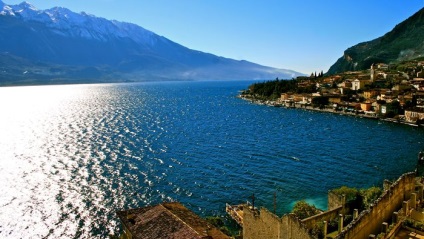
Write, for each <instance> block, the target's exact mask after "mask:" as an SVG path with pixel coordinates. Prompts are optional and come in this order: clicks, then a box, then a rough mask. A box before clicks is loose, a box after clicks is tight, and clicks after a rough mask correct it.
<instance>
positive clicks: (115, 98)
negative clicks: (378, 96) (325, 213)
mask: <svg viewBox="0 0 424 239" xmlns="http://www.w3.org/2000/svg"><path fill="white" fill-rule="evenodd" d="M251 83H252V82H246V81H233V82H230V81H228V82H222V81H219V82H212V81H209V82H206V81H204V82H159V83H153V82H150V83H131V84H104V85H59V86H29V87H3V88H0V110H1V111H0V112H1V113H0V115H1V117H0V182H1V184H0V191H1V192H2V193H1V195H0V237H1V238H20V237H22V238H44V237H46V238H75V237H76V238H93V237H100V238H102V237H106V236H107V235H108V234H113V233H115V234H116V233H118V232H119V227H120V224H119V221H118V219H117V217H116V214H115V212H116V211H117V210H123V209H128V208H135V207H143V206H147V205H154V204H158V203H161V202H163V201H179V202H181V203H183V204H184V205H185V206H186V207H188V208H189V209H191V210H193V211H194V212H195V213H197V214H199V215H200V216H207V215H218V216H223V215H225V203H231V204H237V203H242V202H245V201H246V200H249V197H251V195H252V194H253V193H254V194H255V197H256V201H255V205H257V206H264V207H267V208H268V209H270V210H272V209H273V197H274V193H276V198H277V214H278V215H280V216H281V215H282V214H284V213H287V212H289V211H290V210H291V207H292V206H293V203H294V202H295V201H297V200H301V199H306V200H307V201H308V202H310V203H313V204H315V205H316V206H318V207H320V208H322V209H326V200H327V198H326V195H327V191H328V190H329V189H332V188H336V187H340V186H342V185H347V186H351V187H359V188H364V187H369V186H382V182H383V180H384V179H390V180H393V179H396V178H398V177H399V176H400V175H401V174H403V173H405V172H407V171H411V170H413V169H414V168H415V165H416V160H417V154H418V152H419V151H420V150H421V149H423V144H424V142H423V141H424V130H423V129H421V128H412V127H408V126H404V125H396V124H392V123H385V122H380V121H376V120H369V119H361V118H355V117H349V116H341V115H334V114H328V113H320V112H310V111H305V110H300V109H285V108H275V107H268V106H261V105H254V104H251V103H249V102H247V101H244V100H241V99H239V98H237V97H236V96H237V94H238V91H239V90H242V89H246V88H247V87H248V85H249V84H251Z"/></svg>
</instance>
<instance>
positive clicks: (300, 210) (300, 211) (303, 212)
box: [292, 200, 321, 219]
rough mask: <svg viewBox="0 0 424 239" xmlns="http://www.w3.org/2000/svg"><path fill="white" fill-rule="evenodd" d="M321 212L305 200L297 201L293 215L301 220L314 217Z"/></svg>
mask: <svg viewBox="0 0 424 239" xmlns="http://www.w3.org/2000/svg"><path fill="white" fill-rule="evenodd" d="M320 212H321V211H320V210H319V209H318V208H316V207H315V206H314V205H310V204H309V203H307V202H306V201H305V200H301V201H297V202H296V203H295V204H294V207H293V210H292V213H294V214H295V215H296V216H297V217H298V218H299V219H305V218H308V217H311V216H314V215H317V214H319V213H320Z"/></svg>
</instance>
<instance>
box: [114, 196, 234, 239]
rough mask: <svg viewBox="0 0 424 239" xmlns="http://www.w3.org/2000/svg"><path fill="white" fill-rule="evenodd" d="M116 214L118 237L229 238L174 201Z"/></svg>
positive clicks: (126, 238) (141, 238)
mask: <svg viewBox="0 0 424 239" xmlns="http://www.w3.org/2000/svg"><path fill="white" fill-rule="evenodd" d="M117 215H118V217H119V219H120V220H121V222H122V224H123V227H124V232H123V234H122V235H121V237H120V238H122V239H159V238H190V239H229V238H230V237H229V236H227V235H225V234H224V233H223V232H221V231H220V230H219V229H218V228H216V227H214V226H213V225H212V224H210V223H208V222H207V221H206V220H204V219H202V218H200V217H199V216H197V215H196V214H195V213H194V212H192V211H190V210H189V209H187V208H186V207H184V206H183V205H182V204H181V203H177V202H170V203H162V204H159V205H156V206H148V207H143V208H136V209H129V210H125V211H119V212H117Z"/></svg>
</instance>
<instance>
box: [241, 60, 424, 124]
mask: <svg viewBox="0 0 424 239" xmlns="http://www.w3.org/2000/svg"><path fill="white" fill-rule="evenodd" d="M240 97H241V98H243V99H246V100H250V101H252V102H255V103H259V104H267V105H272V106H277V107H278V106H283V107H289V108H305V109H310V110H320V111H326V112H333V113H339V114H348V115H355V116H360V117H366V118H374V119H383V120H386V121H393V122H397V123H404V124H409V125H412V126H419V125H423V124H424V61H418V60H415V61H408V62H402V63H399V64H396V65H395V64H390V65H388V64H384V63H374V64H372V65H371V67H370V69H368V70H364V71H354V72H344V73H342V74H337V75H330V76H326V75H324V74H323V73H322V72H321V73H319V74H318V75H317V74H316V73H312V74H311V76H306V77H297V78H296V79H292V80H278V78H277V79H276V80H274V81H268V82H263V83H255V84H252V85H250V86H249V89H247V90H245V91H242V93H241V94H240Z"/></svg>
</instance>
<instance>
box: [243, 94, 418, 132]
mask: <svg viewBox="0 0 424 239" xmlns="http://www.w3.org/2000/svg"><path fill="white" fill-rule="evenodd" d="M237 98H240V99H242V100H246V101H249V102H250V103H252V104H257V105H265V106H270V107H281V108H286V109H300V110H307V111H315V112H322V113H331V114H337V115H344V116H353V117H357V118H365V119H371V120H380V121H384V122H389V123H394V124H401V125H407V126H410V127H416V128H421V127H423V126H424V125H423V124H419V125H417V124H413V123H408V122H405V121H404V120H398V119H394V118H381V117H378V116H372V115H366V114H363V113H358V112H355V113H354V112H345V111H337V110H334V109H333V108H323V109H320V108H314V107H313V106H310V105H304V106H302V104H300V103H294V104H292V105H291V106H286V105H284V103H279V102H277V101H273V100H260V99H253V98H250V97H245V96H243V95H241V94H239V95H237ZM296 105H297V106H296ZM299 105H300V106H299Z"/></svg>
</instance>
